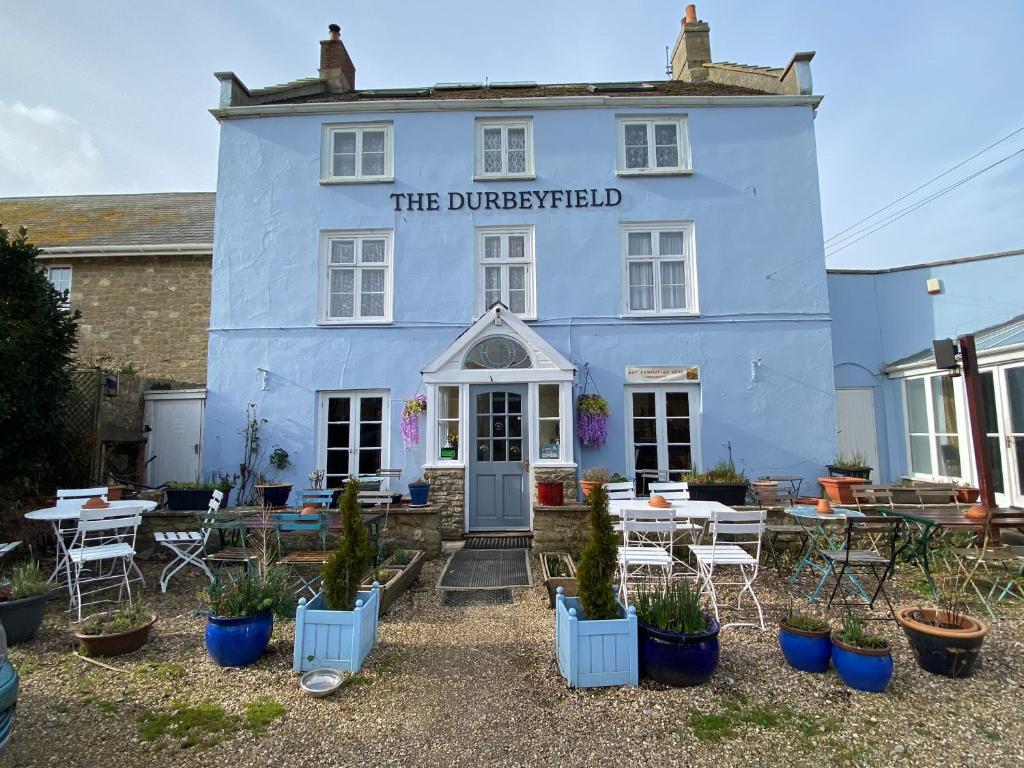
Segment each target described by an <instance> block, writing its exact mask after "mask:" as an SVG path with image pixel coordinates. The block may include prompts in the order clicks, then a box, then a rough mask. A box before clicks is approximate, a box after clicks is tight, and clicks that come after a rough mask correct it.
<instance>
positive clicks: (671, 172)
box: [615, 168, 693, 176]
mask: <svg viewBox="0 0 1024 768" xmlns="http://www.w3.org/2000/svg"><path fill="white" fill-rule="evenodd" d="M615 175H616V176H692V175H693V169H692V168H665V169H659V170H651V171H637V170H628V171H626V170H621V169H620V170H618V171H616V172H615Z"/></svg>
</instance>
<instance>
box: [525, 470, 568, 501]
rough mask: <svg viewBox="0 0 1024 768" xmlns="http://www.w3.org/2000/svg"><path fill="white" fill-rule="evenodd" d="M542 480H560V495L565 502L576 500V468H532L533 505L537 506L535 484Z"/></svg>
mask: <svg viewBox="0 0 1024 768" xmlns="http://www.w3.org/2000/svg"><path fill="white" fill-rule="evenodd" d="M542 480H561V481H562V493H563V495H564V499H565V502H566V503H567V504H568V503H569V502H575V501H577V500H578V496H577V494H576V468H575V467H568V468H564V467H534V470H533V504H534V506H536V505H537V483H539V482H540V481H542Z"/></svg>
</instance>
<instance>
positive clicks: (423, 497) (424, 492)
mask: <svg viewBox="0 0 1024 768" xmlns="http://www.w3.org/2000/svg"><path fill="white" fill-rule="evenodd" d="M429 498H430V484H429V483H424V484H423V485H410V486H409V503H410V504H412V505H413V506H414V507H425V506H427V500H428V499H429Z"/></svg>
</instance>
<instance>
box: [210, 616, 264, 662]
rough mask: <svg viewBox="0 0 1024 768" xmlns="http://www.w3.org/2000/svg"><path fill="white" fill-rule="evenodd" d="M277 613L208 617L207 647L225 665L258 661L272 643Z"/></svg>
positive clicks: (216, 659) (214, 657)
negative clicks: (271, 638)
mask: <svg viewBox="0 0 1024 768" xmlns="http://www.w3.org/2000/svg"><path fill="white" fill-rule="evenodd" d="M273 629H274V615H273V614H272V613H270V612H269V611H267V612H266V613H258V614H256V615H255V616H240V617H237V618H236V617H227V616H213V615H208V616H207V617H206V650H207V651H209V653H210V658H212V659H213V661H214V663H216V664H218V665H219V666H222V667H247V666H249V665H250V664H255V663H256V662H257V661H258V660H259V658H260V656H262V655H263V652H264V651H265V650H266V649H267V644H268V643H269V642H270V634H271V632H272V631H273Z"/></svg>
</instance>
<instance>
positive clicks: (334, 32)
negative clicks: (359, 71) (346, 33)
mask: <svg viewBox="0 0 1024 768" xmlns="http://www.w3.org/2000/svg"><path fill="white" fill-rule="evenodd" d="M327 29H328V32H329V35H328V39H327V40H321V41H320V79H321V80H323V81H324V82H325V83H327V89H328V90H329V91H335V92H337V91H352V90H355V87H356V67H355V64H353V63H352V59H350V58H349V55H348V51H346V50H345V44H344V43H343V42H341V27H339V26H338V25H337V24H331V25H330V26H329V27H328V28H327Z"/></svg>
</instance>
